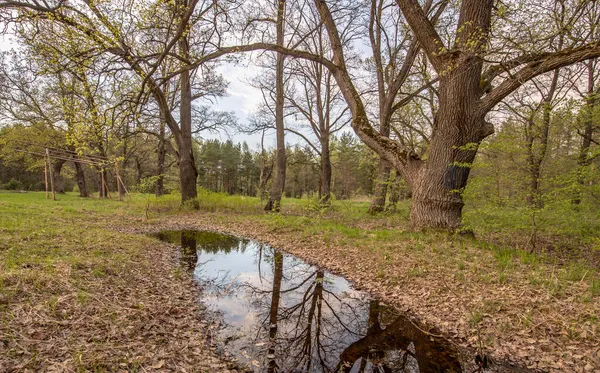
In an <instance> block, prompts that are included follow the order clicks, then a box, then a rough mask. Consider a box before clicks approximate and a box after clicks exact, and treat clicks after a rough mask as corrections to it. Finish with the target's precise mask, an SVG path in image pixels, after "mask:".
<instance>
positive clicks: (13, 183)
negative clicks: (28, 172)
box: [0, 178, 23, 190]
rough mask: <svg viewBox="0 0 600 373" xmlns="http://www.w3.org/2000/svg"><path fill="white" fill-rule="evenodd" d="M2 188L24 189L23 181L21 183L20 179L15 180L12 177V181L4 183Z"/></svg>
mask: <svg viewBox="0 0 600 373" xmlns="http://www.w3.org/2000/svg"><path fill="white" fill-rule="evenodd" d="M0 189H6V190H22V189H23V183H21V182H20V181H19V180H15V179H14V178H13V179H10V181H9V182H8V183H6V184H4V185H3V186H2V188H0Z"/></svg>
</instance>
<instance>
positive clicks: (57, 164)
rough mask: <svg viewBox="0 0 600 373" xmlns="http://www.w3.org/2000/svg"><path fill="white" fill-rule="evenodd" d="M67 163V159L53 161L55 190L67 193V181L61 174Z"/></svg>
mask: <svg viewBox="0 0 600 373" xmlns="http://www.w3.org/2000/svg"><path fill="white" fill-rule="evenodd" d="M65 163H66V161H64V160H62V159H55V160H54V162H52V169H53V172H52V175H53V177H54V190H55V191H56V193H61V194H64V193H65V181H64V179H63V177H62V176H61V174H60V172H61V171H62V167H63V165H64V164H65Z"/></svg>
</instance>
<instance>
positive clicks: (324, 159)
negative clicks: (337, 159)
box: [319, 138, 332, 205]
mask: <svg viewBox="0 0 600 373" xmlns="http://www.w3.org/2000/svg"><path fill="white" fill-rule="evenodd" d="M331 175H332V170H331V153H330V149H329V138H327V139H325V140H323V141H322V142H321V185H320V187H319V201H320V202H321V204H322V205H329V203H330V200H331Z"/></svg>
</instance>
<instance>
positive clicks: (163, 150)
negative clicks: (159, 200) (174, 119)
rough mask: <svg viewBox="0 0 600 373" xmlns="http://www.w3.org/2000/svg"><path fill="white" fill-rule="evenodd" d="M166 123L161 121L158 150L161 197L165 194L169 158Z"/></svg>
mask: <svg viewBox="0 0 600 373" xmlns="http://www.w3.org/2000/svg"><path fill="white" fill-rule="evenodd" d="M165 132H166V130H165V124H164V122H162V121H161V123H160V130H159V134H158V151H157V158H158V159H157V163H156V176H158V179H156V196H157V197H160V196H162V195H164V194H165V175H164V174H165V160H166V158H167V147H166V144H165V142H166V139H165Z"/></svg>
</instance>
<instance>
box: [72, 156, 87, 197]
mask: <svg viewBox="0 0 600 373" xmlns="http://www.w3.org/2000/svg"><path fill="white" fill-rule="evenodd" d="M74 164H75V172H76V176H77V187H78V188H79V197H84V198H86V197H89V194H88V190H87V185H86V183H85V173H84V172H83V166H82V165H81V164H80V163H79V162H74Z"/></svg>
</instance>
